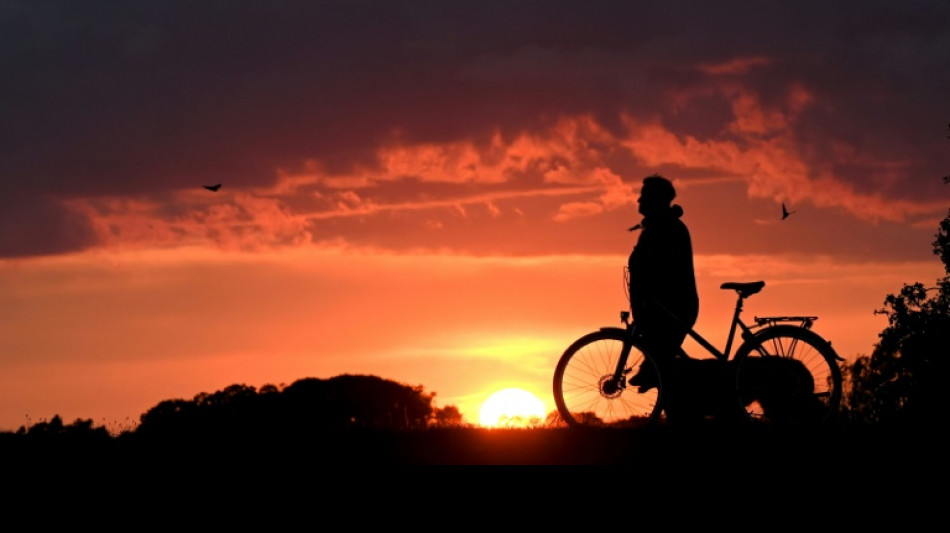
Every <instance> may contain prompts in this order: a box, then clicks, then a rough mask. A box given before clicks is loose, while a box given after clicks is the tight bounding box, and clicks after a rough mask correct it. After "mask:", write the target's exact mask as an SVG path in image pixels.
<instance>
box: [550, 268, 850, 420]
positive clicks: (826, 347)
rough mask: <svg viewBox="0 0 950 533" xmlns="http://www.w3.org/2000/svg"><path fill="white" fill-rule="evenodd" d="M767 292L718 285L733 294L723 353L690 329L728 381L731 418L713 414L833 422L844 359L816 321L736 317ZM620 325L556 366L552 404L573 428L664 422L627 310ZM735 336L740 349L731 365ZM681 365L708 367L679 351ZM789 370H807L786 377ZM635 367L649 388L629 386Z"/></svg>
mask: <svg viewBox="0 0 950 533" xmlns="http://www.w3.org/2000/svg"><path fill="white" fill-rule="evenodd" d="M764 287H765V282H764V281H756V282H747V283H746V282H727V283H723V284H722V285H721V286H720V288H721V289H724V290H734V291H736V293H737V300H736V306H735V311H734V312H733V316H732V322H731V325H730V328H729V335H728V337H727V339H726V346H725V349H723V350H719V349H718V348H716V347H715V346H713V345H712V344H711V343H710V342H709V341H707V340H706V339H705V338H704V337H703V336H702V335H700V334H699V333H698V332H696V331H695V329H693V328H690V329H689V331H688V335H689V336H690V337H691V338H693V339H694V340H695V341H696V342H697V343H699V345H700V346H701V347H702V348H704V349H705V350H706V351H707V352H709V353H710V354H711V355H712V356H713V358H712V360H713V361H716V362H718V363H720V366H719V367H718V368H719V370H720V371H722V372H721V373H720V375H724V376H725V379H726V380H727V382H728V385H727V387H728V388H729V389H730V390H728V391H727V392H726V394H727V395H730V396H731V398H729V399H728V402H727V403H728V410H727V411H728V412H725V413H724V412H722V411H719V412H718V414H719V415H720V416H722V415H726V416H732V417H734V419H737V420H740V421H742V422H752V423H781V422H789V421H806V422H817V423H826V422H830V421H832V420H833V419H834V418H835V416H836V414H837V412H838V408H839V406H840V402H841V370H840V368H839V367H838V362H839V361H843V359H842V358H841V357H840V356H839V355H838V354H837V353H836V352H835V350H834V349H833V348H832V347H831V343H830V342H829V341H827V340H825V339H824V338H822V337H821V336H820V335H818V334H817V333H816V332H815V331H813V330H812V329H811V328H812V325H813V323H814V322H815V320H817V319H818V317H817V316H765V317H754V323H753V324H746V323H745V322H744V321H743V320H742V318H741V317H740V314H741V312H742V308H743V302H744V300H745V299H746V298H748V297H750V296H752V295H753V294H756V293H758V292H759V291H761V290H762V289H763V288H764ZM620 321H621V323H622V324H624V327H622V328H621V327H603V328H600V329H599V330H598V331H594V332H591V333H588V334H586V335H584V336H582V337H580V338H579V339H577V340H576V341H574V342H573V343H572V344H571V345H570V346H569V347H568V348H567V349H566V350H565V351H564V353H563V354H562V355H561V357H560V359H559V360H558V363H557V367H556V369H555V371H554V400H555V403H556V405H557V411H558V415H559V416H560V418H561V419H562V420H563V422H564V423H566V424H567V425H568V426H570V427H638V426H646V425H655V424H657V423H663V422H664V421H666V418H667V416H666V414H665V409H664V407H663V399H664V376H663V375H662V373H661V372H660V370H659V369H658V367H657V364H656V361H655V359H654V357H652V356H651V355H650V354H649V352H648V351H646V348H645V346H644V343H643V341H642V338H641V337H640V335H639V332H638V330H637V327H636V323H635V321H634V320H632V319H631V316H630V312H629V311H621V312H620ZM737 333H739V334H740V337H741V344H740V345H739V346H738V348H737V349H736V351H735V353H734V354H733V355H732V357H731V359H730V355H731V352H732V347H733V343H734V341H735V340H736V335H737ZM678 359H680V360H683V361H709V359H707V358H701V359H694V358H692V357H690V356H689V355H688V354H686V352H685V351H683V350H682V348H681V349H680V354H679V358H678ZM789 362H790V363H789ZM779 363H781V364H779ZM799 363H801V364H799ZM703 364H705V365H707V366H708V364H709V363H703ZM713 364H715V363H713ZM790 365H794V366H795V368H796V369H799V368H801V367H803V368H804V370H801V371H799V370H793V371H787V369H785V367H788V366H790ZM634 369H638V372H637V374H636V377H637V378H638V381H639V382H641V383H643V382H646V383H647V385H638V386H631V385H630V384H629V381H628V379H631V378H632V377H633V376H629V375H630V374H631V372H633V370H634ZM763 369H764V371H763ZM707 375H708V374H707ZM763 376H766V377H763ZM644 378H645V379H644ZM776 397H778V401H776ZM767 398H768V401H767ZM792 400H794V401H792ZM806 406H807V408H806ZM799 407H801V408H802V409H800V410H793V408H796V409H797V408H799ZM706 416H708V413H707V414H706Z"/></svg>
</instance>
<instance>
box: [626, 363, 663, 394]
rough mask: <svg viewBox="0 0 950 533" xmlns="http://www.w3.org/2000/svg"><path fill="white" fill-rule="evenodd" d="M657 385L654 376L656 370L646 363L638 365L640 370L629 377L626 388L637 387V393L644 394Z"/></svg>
mask: <svg viewBox="0 0 950 533" xmlns="http://www.w3.org/2000/svg"><path fill="white" fill-rule="evenodd" d="M657 385H659V382H658V380H657V375H656V369H655V368H652V366H650V365H647V363H646V362H644V363H643V364H641V365H640V369H639V370H637V373H636V374H634V375H632V376H630V379H628V380H627V386H629V387H633V386H636V387H637V391H638V392H641V393H643V392H646V391H648V390H650V389H652V388H654V387H656V386H657Z"/></svg>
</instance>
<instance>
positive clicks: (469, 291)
mask: <svg viewBox="0 0 950 533" xmlns="http://www.w3.org/2000/svg"><path fill="white" fill-rule="evenodd" d="M631 4H633V3H630V2H602V3H601V2H598V3H597V5H596V6H593V7H592V6H585V5H583V4H577V3H572V2H560V1H552V2H551V3H550V4H547V5H546V9H545V10H544V16H543V17H539V16H538V15H539V14H538V13H535V12H534V11H533V10H532V9H531V8H530V7H529V6H526V5H522V6H519V7H511V6H510V5H509V4H508V3H501V2H485V3H484V4H479V6H478V7H475V6H468V7H461V6H452V5H448V4H445V3H435V4H431V5H429V4H425V3H418V4H412V5H405V4H402V5H399V4H392V3H385V2H383V3H378V4H377V3H373V2H368V3H352V2H329V3H326V5H321V6H320V8H319V9H318V8H317V7H314V6H308V5H300V4H298V3H293V4H283V3H280V2H278V3H274V4H272V5H270V4H269V7H264V6H263V5H262V6H258V7H256V8H247V9H246V10H236V9H234V10H228V9H225V8H224V7H223V6H216V5H215V6H212V5H210V4H209V5H187V4H185V5H177V4H176V5H172V4H168V3H163V2H151V1H143V2H140V3H135V5H129V6H123V7H122V8H120V9H118V10H115V11H109V10H107V9H105V8H100V7H96V8H90V9H89V10H88V12H85V13H83V15H82V16H79V17H77V16H76V14H75V13H67V12H65V11H60V9H61V8H51V9H46V10H42V9H39V8H36V7H35V6H34V5H33V4H32V3H30V2H25V1H22V2H21V1H14V2H9V3H6V4H4V6H2V7H0V19H6V20H12V21H14V22H15V24H14V25H13V26H14V27H13V28H12V29H11V30H10V31H9V32H6V33H5V35H6V37H5V39H6V41H4V42H5V43H8V44H9V46H6V47H5V51H4V52H2V53H0V54H2V55H0V61H2V62H3V63H2V64H3V65H4V66H5V70H6V71H7V72H10V73H12V75H11V76H10V77H9V79H10V80H12V81H10V82H9V83H5V84H4V86H3V87H2V88H0V96H2V97H3V98H0V116H2V117H5V120H4V123H5V125H4V126H3V127H2V128H3V129H0V141H3V142H2V143H0V176H3V182H2V186H3V192H4V194H3V195H0V223H2V224H3V226H4V230H5V231H4V232H2V235H0V313H2V314H3V320H2V321H0V429H16V428H17V427H19V426H20V425H23V424H28V423H35V422H37V421H40V420H43V419H49V418H51V417H52V416H53V415H55V414H59V415H61V416H62V417H63V418H64V420H66V421H67V422H68V421H71V420H73V419H76V418H83V419H88V418H91V419H93V420H94V421H95V422H96V423H97V424H99V423H102V424H104V425H107V426H110V427H113V428H121V427H123V426H124V427H128V426H131V425H134V423H135V422H136V421H137V419H138V416H139V415H141V414H142V413H144V412H145V411H146V410H148V409H149V408H151V407H153V406H155V405H156V404H157V403H159V402H160V401H162V400H165V399H171V398H186V399H190V398H192V397H193V396H194V395H196V394H198V393H200V392H213V391H215V390H219V389H221V388H224V387H226V386H228V385H231V384H235V383H243V384H247V385H252V386H261V385H264V384H289V383H291V382H293V381H295V380H297V379H300V378H303V377H331V376H334V375H337V374H341V373H365V374H374V375H378V376H381V377H384V378H388V379H394V380H397V381H400V382H403V383H407V384H410V385H422V386H423V387H425V389H426V390H427V391H430V392H435V393H436V402H437V403H438V404H439V405H440V406H441V405H448V404H453V405H457V406H458V407H459V408H460V409H461V410H462V412H463V414H464V415H465V416H466V419H467V420H468V421H470V422H475V421H477V419H478V408H479V406H480V404H481V402H482V401H483V400H484V399H485V398H487V397H488V395H489V394H490V393H492V392H494V391H496V390H498V389H501V388H505V387H521V388H525V389H528V390H530V391H532V392H534V393H535V394H537V395H538V396H539V397H540V398H541V399H542V400H543V401H544V402H545V403H546V404H547V405H548V406H549V408H552V409H553V400H552V398H551V390H550V389H551V386H550V382H551V378H552V374H553V370H554V365H555V363H556V361H557V358H558V356H559V355H560V353H561V351H562V350H563V349H564V348H565V347H566V346H567V345H568V344H570V342H572V341H573V340H574V339H575V338H577V337H579V336H580V335H582V334H584V333H586V332H588V331H591V330H593V329H596V328H598V327H600V326H606V325H615V324H617V320H618V311H620V310H621V309H623V308H624V307H625V305H626V302H625V301H624V292H623V284H622V283H623V265H624V264H625V262H626V256H627V254H628V253H629V251H630V249H631V246H632V245H633V243H634V240H635V237H636V234H634V233H629V232H627V231H626V228H628V227H629V226H631V225H633V224H635V223H636V222H638V221H639V218H638V216H637V215H636V202H635V200H636V196H637V192H638V186H639V183H640V180H641V179H642V178H643V177H644V176H646V175H648V174H652V173H654V172H661V173H663V174H664V175H666V176H667V177H669V178H671V179H672V180H673V181H674V183H675V184H676V186H677V188H678V191H679V197H678V198H677V200H676V201H677V202H678V203H680V204H681V205H682V206H683V208H684V210H685V213H686V214H685V216H684V221H685V222H686V223H687V225H688V226H689V227H690V229H691V231H692V236H693V244H694V251H695V254H696V267H697V277H698V284H699V289H700V297H701V310H700V318H699V323H698V330H699V331H700V332H701V333H702V334H703V335H705V336H707V338H709V339H710V340H711V341H713V342H714V344H717V345H719V346H722V345H723V343H724V339H723V338H722V335H723V334H724V333H725V329H726V327H727V325H728V320H729V312H730V309H731V306H732V305H733V303H734V301H733V299H732V295H731V293H725V292H723V291H720V290H719V289H718V286H719V284H720V283H722V282H724V281H756V280H765V281H766V283H767V285H766V288H765V290H764V291H763V292H762V293H761V294H758V295H756V296H754V297H753V298H751V299H750V300H749V302H748V303H747V306H746V310H747V312H746V316H749V317H751V316H754V315H756V314H759V315H763V314H813V315H818V316H819V317H820V318H819V320H818V321H817V323H816V326H815V327H816V330H817V331H818V332H819V333H821V334H822V335H824V336H825V337H827V338H829V339H830V340H832V342H833V344H834V346H836V347H837V349H838V351H839V353H840V354H841V355H842V356H844V357H846V358H849V359H853V357H855V356H856V355H859V354H869V353H870V351H871V350H872V349H873V346H874V343H875V342H876V340H877V334H878V333H879V332H880V331H881V329H882V328H883V327H884V326H885V324H886V321H885V319H884V317H882V316H879V315H875V314H874V313H873V311H874V310H875V309H877V308H879V307H880V306H881V305H882V303H883V300H884V297H885V296H886V295H887V294H888V293H892V292H896V291H898V290H899V289H900V287H901V286H902V284H903V283H911V282H916V281H920V282H923V283H932V282H933V281H934V280H936V279H937V278H939V277H941V276H942V275H943V274H944V271H943V269H942V265H941V264H940V263H939V261H938V260H937V258H936V257H935V256H934V255H933V254H932V251H931V250H932V246H931V243H932V241H933V240H934V234H935V233H936V229H937V224H938V222H939V220H940V219H942V218H943V217H944V216H946V215H947V212H948V211H947V210H948V205H950V204H948V192H950V186H948V185H946V184H945V183H943V180H942V179H941V177H942V176H943V175H946V173H947V169H948V168H950V158H948V157H947V150H948V148H950V144H948V141H947V139H946V134H947V131H946V126H945V125H946V123H947V120H946V119H947V118H948V115H950V110H948V109H947V107H946V98H945V96H946V95H945V94H943V93H942V92H941V90H940V89H941V88H945V87H946V86H947V81H948V80H947V79H946V78H947V76H948V74H947V73H946V69H945V68H934V67H935V66H936V65H942V66H945V65H946V64H947V61H948V60H950V58H948V57H947V56H948V55H950V33H948V30H947V28H950V24H946V23H945V22H947V21H948V20H950V15H948V9H950V8H947V7H946V6H934V5H929V4H928V5H925V6H924V5H922V6H917V8H919V9H916V10H914V9H906V10H905V9H903V8H899V7H897V6H875V7H873V8H868V11H867V12H866V13H863V14H862V16H861V17H855V16H854V13H852V12H851V11H850V10H840V9H839V8H836V7H834V6H830V7H829V6H825V5H824V4H821V3H815V4H814V5H812V4H808V5H806V6H804V7H802V6H797V7H796V8H795V9H794V10H787V9H788V8H775V9H776V11H765V10H761V11H756V10H755V9H753V10H751V11H750V10H746V11H745V15H744V17H743V18H742V20H743V21H746V22H742V23H740V22H738V21H737V19H736V17H732V16H729V10H728V9H726V8H725V7H723V6H722V5H720V6H718V9H717V10H715V11H705V10H706V9H709V8H707V7H704V6H705V4H704V3H697V4H696V5H694V6H691V8H692V9H690V10H683V11H680V10H681V9H682V6H678V7H672V6H652V5H649V6H648V5H631ZM727 4H728V3H727ZM360 6H363V7H365V6H374V9H368V10H367V9H362V8H360ZM746 7H747V6H746ZM63 9H64V8H63ZM502 12H504V16H500V14H501V13H502ZM183 21H188V23H185V22H183ZM753 22H754V24H753ZM222 28H223V29H222ZM235 28H237V29H240V31H232V30H234V29H235ZM765 28H771V29H772V31H764V29H765ZM790 36H791V37H790ZM940 43H943V46H939V44H940ZM213 183H223V186H222V188H221V190H220V191H218V192H211V191H208V190H205V189H203V188H202V187H201V186H202V185H210V184H213ZM782 203H786V204H787V205H788V206H789V207H790V209H791V210H793V211H794V214H793V215H792V216H791V217H789V218H788V219H787V220H784V221H782V220H780V219H781V204H782ZM687 348H688V349H689V348H690V346H687ZM694 348H695V347H694Z"/></svg>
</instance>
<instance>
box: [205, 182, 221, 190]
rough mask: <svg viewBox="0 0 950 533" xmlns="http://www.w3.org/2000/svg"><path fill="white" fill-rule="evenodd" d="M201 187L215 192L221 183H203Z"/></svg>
mask: <svg viewBox="0 0 950 533" xmlns="http://www.w3.org/2000/svg"><path fill="white" fill-rule="evenodd" d="M203 187H204V188H205V189H208V190H209V191H213V192H217V190H218V189H220V188H221V184H220V183H218V184H217V185H203Z"/></svg>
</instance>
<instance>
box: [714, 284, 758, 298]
mask: <svg viewBox="0 0 950 533" xmlns="http://www.w3.org/2000/svg"><path fill="white" fill-rule="evenodd" d="M762 287H765V282H764V281H752V282H749V283H738V282H735V281H727V282H725V283H723V284H722V285H720V286H719V288H720V289H732V290H734V291H736V292H738V293H739V296H741V297H743V298H745V297H747V296H752V295H753V294H755V293H757V292H759V291H761V290H762Z"/></svg>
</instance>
